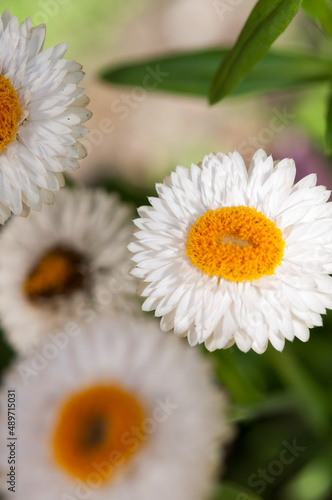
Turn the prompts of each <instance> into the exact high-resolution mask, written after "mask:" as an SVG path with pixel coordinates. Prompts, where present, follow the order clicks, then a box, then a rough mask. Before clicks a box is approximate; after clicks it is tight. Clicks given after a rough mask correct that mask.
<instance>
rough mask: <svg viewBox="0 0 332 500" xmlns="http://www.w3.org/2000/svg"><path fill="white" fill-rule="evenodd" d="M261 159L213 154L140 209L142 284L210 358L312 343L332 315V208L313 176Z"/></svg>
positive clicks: (151, 303)
mask: <svg viewBox="0 0 332 500" xmlns="http://www.w3.org/2000/svg"><path fill="white" fill-rule="evenodd" d="M295 172H296V170H295V164H294V161H293V160H290V159H284V160H282V161H280V162H277V163H276V164H274V163H273V159H272V157H267V156H266V154H265V153H264V151H262V150H259V151H257V153H256V154H255V155H254V157H253V159H252V162H251V164H250V166H249V169H247V168H246V166H245V164H244V162H243V159H242V157H241V156H240V155H239V154H238V153H237V152H235V153H232V154H229V155H228V156H227V155H224V154H222V153H218V154H217V155H215V154H210V155H208V156H206V157H205V158H204V160H203V163H202V165H201V166H197V165H194V164H193V165H192V166H191V168H190V169H186V168H184V167H178V168H177V170H176V172H173V173H172V174H171V177H170V178H166V179H165V181H164V183H163V184H157V191H158V195H159V197H158V198H150V200H149V201H150V203H151V205H152V207H141V208H140V209H139V214H140V216H141V218H140V219H137V220H136V221H135V224H136V226H137V227H138V229H139V230H138V231H136V233H135V236H136V238H137V241H136V242H135V243H131V244H130V246H129V249H130V250H131V251H132V252H133V253H134V256H133V260H134V261H135V262H136V268H135V269H134V270H133V271H132V274H133V275H134V276H137V277H138V278H140V279H142V283H141V285H140V286H139V293H140V294H141V295H142V296H143V297H145V298H146V300H145V302H144V304H143V309H144V310H146V311H151V310H155V314H156V316H161V317H162V319H161V328H162V329H163V330H165V331H167V330H170V329H174V332H175V334H177V335H180V336H187V337H188V340H189V343H190V344H191V345H195V344H198V343H199V344H200V343H205V345H206V347H207V348H208V349H209V350H214V349H221V348H227V347H230V346H231V345H233V344H234V343H236V344H237V346H238V347H239V348H240V349H241V350H242V351H248V350H249V349H250V348H252V349H254V350H255V351H256V352H258V353H262V352H264V351H265V350H266V348H267V346H268V342H269V341H270V342H271V343H272V345H273V346H274V347H275V348H276V349H278V350H282V349H283V347H284V343H285V339H288V340H293V339H294V337H297V338H299V339H301V340H302V341H306V340H308V338H309V328H312V327H313V326H319V325H321V322H322V319H321V314H324V313H325V312H326V308H332V299H331V295H332V279H331V278H330V277H329V273H331V272H332V232H331V229H332V204H331V203H327V201H328V199H329V195H330V192H329V191H326V188H325V187H323V186H316V176H315V175H314V174H311V175H309V176H307V177H305V178H304V179H302V180H301V181H299V182H298V183H296V184H294V178H295Z"/></svg>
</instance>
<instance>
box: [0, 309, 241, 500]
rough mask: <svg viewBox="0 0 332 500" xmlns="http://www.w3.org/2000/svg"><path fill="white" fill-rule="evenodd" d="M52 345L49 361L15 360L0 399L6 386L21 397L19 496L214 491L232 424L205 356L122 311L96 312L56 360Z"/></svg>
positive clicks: (143, 498) (175, 498) (123, 498)
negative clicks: (107, 315)
mask: <svg viewBox="0 0 332 500" xmlns="http://www.w3.org/2000/svg"><path fill="white" fill-rule="evenodd" d="M49 345H50V344H49ZM48 350H49V348H48V344H47V343H45V342H44V343H42V344H40V347H39V349H38V352H39V354H38V355H39V359H41V358H43V356H46V357H45V358H44V359H45V360H47V362H46V365H44V367H43V368H40V364H38V363H37V366H38V368H37V370H36V365H35V358H34V357H30V358H27V359H24V360H21V361H19V362H17V363H16V364H14V365H13V366H12V368H11V371H10V373H9V374H8V376H7V378H6V379H5V383H4V385H3V388H2V391H3V392H2V398H1V403H2V402H3V401H5V402H7V389H10V390H12V391H13V390H15V391H16V394H17V400H18V402H19V417H18V427H17V431H18V432H19V441H18V442H19V450H18V453H17V466H16V467H17V470H18V471H20V472H19V481H18V482H17V491H16V493H15V498H17V499H24V500H29V499H33V500H44V499H45V498H47V499H48V500H58V499H60V498H61V499H64V500H65V499H72V498H93V499H95V500H98V499H107V500H113V499H114V500H133V499H135V500H150V499H151V500H154V499H158V500H184V499H188V500H189V499H190V500H202V499H203V498H207V495H208V493H209V490H210V488H211V486H212V483H213V476H214V473H215V472H216V468H217V466H218V463H219V460H220V456H221V452H222V451H223V448H224V445H225V443H226V442H227V441H228V440H229V439H230V437H231V435H232V428H231V427H230V425H229V424H228V423H227V421H226V414H225V412H226V409H227V404H226V399H225V398H224V396H223V393H222V391H221V390H220V389H219V388H218V387H217V385H216V384H215V383H214V381H213V376H212V370H211V367H210V365H209V364H208V362H207V360H206V359H205V358H202V357H201V356H200V355H199V354H198V352H197V351H194V350H192V349H190V348H189V347H188V346H187V345H186V344H184V343H182V342H181V340H179V339H176V338H174V336H168V337H166V336H165V335H163V334H161V332H160V330H159V328H158V326H157V325H156V324H155V323H154V322H153V321H150V322H145V321H138V322H137V321H136V322H133V321H128V320H125V319H124V318H122V319H117V320H115V321H112V320H110V319H98V320H97V321H96V322H95V323H93V324H91V325H90V326H89V327H87V328H84V329H83V330H82V331H81V332H80V333H79V334H78V335H77V336H76V337H75V338H71V339H70V342H69V343H68V345H67V347H66V348H65V349H63V350H60V349H59V350H58V352H57V353H55V354H54V355H53V356H52V358H53V359H51V360H50V359H49V357H48V356H47V352H48ZM0 435H1V439H5V436H6V435H7V424H6V422H5V421H4V419H2V421H1V432H0ZM6 444H7V441H6ZM7 468H8V464H7V461H6V458H5V457H4V454H2V460H1V470H2V471H4V470H7ZM1 484H2V488H3V489H5V488H6V489H7V486H6V482H3V483H1Z"/></svg>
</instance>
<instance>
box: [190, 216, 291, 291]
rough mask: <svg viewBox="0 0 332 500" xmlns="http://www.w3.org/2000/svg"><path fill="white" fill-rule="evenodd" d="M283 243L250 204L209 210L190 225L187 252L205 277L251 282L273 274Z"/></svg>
mask: <svg viewBox="0 0 332 500" xmlns="http://www.w3.org/2000/svg"><path fill="white" fill-rule="evenodd" d="M284 247H285V242H284V240H283V238H282V233H281V231H280V229H279V228H278V227H277V226H276V225H275V224H274V222H272V221H271V220H270V219H268V218H266V217H265V215H263V214H262V213H261V212H257V211H256V210H255V209H254V208H251V207H244V206H241V207H223V208H219V209H217V210H209V211H208V212H206V213H205V214H204V215H202V216H201V217H199V218H198V219H197V220H196V222H195V224H193V225H192V226H191V228H190V231H189V235H188V239H187V245H186V250H187V252H186V253H187V255H188V257H189V258H190V260H191V262H192V264H193V265H194V266H196V267H198V269H201V270H202V271H204V272H205V273H206V274H208V275H209V276H218V277H220V278H224V279H227V280H230V281H237V282H239V281H246V280H249V281H252V280H256V279H259V278H261V277H262V276H264V275H272V274H274V271H275V268H276V267H277V266H278V265H279V264H281V261H282V257H283V254H284Z"/></svg>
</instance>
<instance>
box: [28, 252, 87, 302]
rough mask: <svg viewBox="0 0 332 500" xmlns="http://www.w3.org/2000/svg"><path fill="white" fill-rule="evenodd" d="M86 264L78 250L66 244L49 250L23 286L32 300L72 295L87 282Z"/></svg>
mask: <svg viewBox="0 0 332 500" xmlns="http://www.w3.org/2000/svg"><path fill="white" fill-rule="evenodd" d="M85 274H86V265H85V262H84V258H83V256H82V255H80V254H79V253H78V252H76V251H75V250H73V249H71V248H67V247H64V246H56V247H54V248H52V249H50V250H49V251H47V252H46V253H45V254H44V255H43V256H42V257H41V258H40V260H39V262H38V263H37V264H36V265H35V267H34V268H33V269H32V270H31V272H30V274H29V275H28V276H27V278H26V280H25V282H24V285H23V288H24V291H25V294H26V295H27V297H28V298H29V299H30V300H31V301H37V300H40V299H43V300H45V299H51V298H52V297H54V296H59V295H65V296H67V295H70V294H72V293H73V292H75V291H76V290H78V289H80V288H82V287H83V286H84V284H85V282H86V276H85Z"/></svg>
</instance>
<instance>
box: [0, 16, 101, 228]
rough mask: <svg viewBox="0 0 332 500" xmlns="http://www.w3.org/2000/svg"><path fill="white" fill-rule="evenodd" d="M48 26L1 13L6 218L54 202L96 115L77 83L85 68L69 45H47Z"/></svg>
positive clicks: (0, 214) (0, 134) (1, 163)
mask: <svg viewBox="0 0 332 500" xmlns="http://www.w3.org/2000/svg"><path fill="white" fill-rule="evenodd" d="M45 34H46V28H45V26H44V25H40V26H37V27H35V28H32V27H31V19H30V18H29V19H26V20H25V21H24V22H23V23H22V24H21V25H19V23H18V20H17V17H16V16H11V15H10V13H9V11H5V12H4V13H3V14H2V16H1V17H0V223H1V224H3V223H4V222H5V221H6V219H8V217H9V216H10V214H11V212H13V213H14V214H16V215H27V214H28V212H29V210H30V208H31V209H33V210H37V211H40V210H41V207H42V203H46V204H51V203H53V202H54V193H53V192H54V191H57V190H58V189H59V188H60V187H62V186H63V185H64V178H63V174H62V172H64V171H70V170H73V169H76V168H77V167H78V160H79V159H81V158H84V156H85V155H86V151H85V148H84V146H83V145H82V144H81V143H80V142H79V141H78V139H79V138H80V137H83V136H84V135H85V134H86V132H87V129H86V128H85V127H84V126H83V125H82V123H83V122H85V121H86V120H88V119H89V118H90V116H91V113H90V111H88V110H87V109H86V105H87V104H88V102H89V100H88V98H87V97H86V96H85V95H84V89H82V88H79V87H78V84H79V83H80V81H81V80H82V78H83V75H84V74H83V73H82V67H81V66H80V65H79V64H77V63H76V62H74V61H69V60H65V59H63V56H64V55H65V52H66V50H67V45H66V44H65V43H63V44H60V45H57V46H56V47H49V48H48V49H46V50H42V49H43V44H44V40H45Z"/></svg>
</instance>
